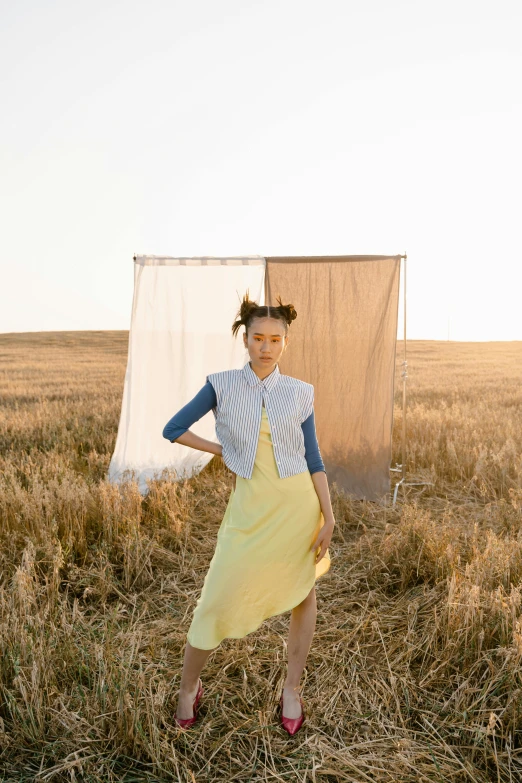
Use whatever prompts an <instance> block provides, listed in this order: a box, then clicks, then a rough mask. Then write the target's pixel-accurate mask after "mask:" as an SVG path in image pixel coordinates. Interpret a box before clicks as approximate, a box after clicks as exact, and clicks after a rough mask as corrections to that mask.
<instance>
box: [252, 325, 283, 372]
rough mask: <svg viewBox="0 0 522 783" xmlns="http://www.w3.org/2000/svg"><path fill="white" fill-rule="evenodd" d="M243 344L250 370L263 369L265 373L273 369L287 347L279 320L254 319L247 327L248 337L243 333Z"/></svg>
mask: <svg viewBox="0 0 522 783" xmlns="http://www.w3.org/2000/svg"><path fill="white" fill-rule="evenodd" d="M243 342H244V344H245V348H247V349H248V353H249V354H250V360H251V362H252V369H254V368H257V369H259V370H261V369H264V371H265V373H266V374H267V375H268V373H267V372H266V370H268V372H271V371H272V370H274V369H275V366H276V364H277V363H278V361H279V359H280V358H281V355H282V354H283V352H284V351H285V350H286V346H287V345H288V337H285V325H284V323H283V322H282V321H281V319H280V318H254V320H253V321H252V323H251V324H250V326H249V327H248V337H247V336H246V334H244V333H243Z"/></svg>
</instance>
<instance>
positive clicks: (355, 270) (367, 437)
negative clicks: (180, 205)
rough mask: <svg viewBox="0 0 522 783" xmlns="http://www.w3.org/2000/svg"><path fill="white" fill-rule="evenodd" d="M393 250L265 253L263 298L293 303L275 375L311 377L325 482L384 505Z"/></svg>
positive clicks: (393, 327) (396, 272)
mask: <svg viewBox="0 0 522 783" xmlns="http://www.w3.org/2000/svg"><path fill="white" fill-rule="evenodd" d="M399 276H400V255H397V256H311V257H302V256H297V257H291V256H284V257H267V258H266V276H265V303H266V304H269V305H277V302H276V297H277V296H278V295H280V296H281V298H282V300H283V303H284V304H287V303H288V302H290V303H292V304H293V305H294V306H295V308H296V310H297V318H296V320H295V321H294V322H293V323H292V324H291V326H290V331H289V344H288V349H287V350H286V352H285V355H284V356H283V358H282V360H281V362H280V369H281V372H283V373H285V374H287V375H292V376H294V377H296V378H300V379H301V380H303V381H308V382H309V383H313V384H314V386H315V418H316V428H317V438H318V441H319V446H320V449H321V454H322V457H323V461H324V464H325V468H326V471H327V474H328V481H329V483H330V485H333V483H334V482H335V483H336V484H337V486H338V488H340V489H342V490H344V491H345V492H348V493H350V494H352V495H354V496H355V497H357V498H365V499H367V500H376V501H381V502H385V496H386V494H387V493H388V492H389V491H390V473H389V468H390V460H391V437H392V424H393V389H394V371H395V350H396V339H397V316H398V302H399Z"/></svg>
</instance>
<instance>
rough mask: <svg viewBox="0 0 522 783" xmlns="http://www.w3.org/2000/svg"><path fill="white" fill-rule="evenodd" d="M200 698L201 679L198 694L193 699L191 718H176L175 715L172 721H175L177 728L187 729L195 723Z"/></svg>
mask: <svg viewBox="0 0 522 783" xmlns="http://www.w3.org/2000/svg"><path fill="white" fill-rule="evenodd" d="M202 696H203V683H202V682H201V678H200V680H199V688H198V692H197V693H196V697H195V699H194V715H193V716H192V718H178V717H177V716H176V715H175V716H174V720H175V721H176V723H177V724H178V726H181V727H182V728H183V729H188V727H189V726H192V725H193V724H194V723H195V722H196V720H197V717H198V715H197V709H198V704H199V700H200V699H201V697H202Z"/></svg>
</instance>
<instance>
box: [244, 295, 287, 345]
mask: <svg viewBox="0 0 522 783" xmlns="http://www.w3.org/2000/svg"><path fill="white" fill-rule="evenodd" d="M277 301H278V302H279V304H278V305H277V307H271V306H269V305H261V306H259V305H258V304H257V302H253V301H252V300H251V299H249V298H248V290H247V292H246V294H245V295H244V297H243V301H242V302H241V307H240V308H239V310H238V312H237V315H236V320H235V321H234V323H233V324H232V334H233V335H234V336H235V335H237V332H238V330H239V328H240V327H241V326H244V327H245V331H246V333H247V334H248V327H249V326H250V324H251V323H252V321H253V320H254V318H279V319H280V320H281V321H283V323H284V324H285V335H286V334H288V326H289V324H291V323H292V321H294V320H295V319H296V318H297V312H296V309H295V307H294V306H293V304H286V305H284V304H283V303H282V301H281V297H280V296H278V297H277Z"/></svg>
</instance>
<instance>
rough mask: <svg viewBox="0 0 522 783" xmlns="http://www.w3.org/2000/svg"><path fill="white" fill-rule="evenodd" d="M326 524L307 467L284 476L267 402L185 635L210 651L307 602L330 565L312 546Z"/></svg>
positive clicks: (233, 492) (231, 497)
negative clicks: (248, 472) (249, 467)
mask: <svg viewBox="0 0 522 783" xmlns="http://www.w3.org/2000/svg"><path fill="white" fill-rule="evenodd" d="M323 525H324V517H323V514H322V512H321V506H320V503H319V498H318V496H317V493H316V491H315V487H314V483H313V481H312V477H311V474H310V472H309V471H308V470H307V471H305V472H303V473H298V474H296V475H294V476H289V477H288V478H284V479H281V478H279V474H278V472H277V465H276V461H275V457H274V451H273V447H272V437H271V434H270V425H269V422H268V417H267V414H266V410H265V408H264V406H263V408H262V416H261V427H260V430H259V440H258V445H257V451H256V457H255V462H254V469H253V473H252V478H251V479H244V478H242V477H241V476H236V489H235V491H234V490H232V492H231V494H230V498H229V501H228V505H227V507H226V510H225V514H224V516H223V520H222V522H221V525H220V527H219V531H218V535H217V543H216V549H215V552H214V556H213V558H212V560H211V561H210V565H209V569H208V571H207V574H206V576H205V581H204V583H203V588H202V591H201V595H200V597H199V599H198V601H197V604H196V607H195V609H194V614H193V617H192V623H191V625H190V628H189V631H188V635H187V639H188V641H189V643H190V644H191V645H192V646H193V647H198V648H199V649H201V650H210V649H213V648H214V647H217V645H218V644H219V643H220V642H221V641H222V640H223V639H225V638H234V639H239V638H241V637H243V636H246V635H247V634H249V633H251V632H252V631H255V630H256V629H257V628H259V626H260V625H261V623H262V622H263V621H264V620H266V619H267V618H268V617H272V616H273V615H278V614H282V613H283V612H287V611H289V610H290V609H292V608H293V607H294V606H297V605H298V604H300V603H301V601H303V600H304V599H305V598H306V596H307V595H308V593H309V592H310V590H311V589H312V587H313V586H314V584H315V580H316V579H317V578H318V577H320V576H322V575H323V574H325V573H326V572H327V571H328V569H329V568H330V553H329V551H328V550H327V552H326V554H325V556H324V557H323V558H322V560H320V561H319V562H318V563H316V562H315V552H314V551H312V550H311V549H310V547H311V545H312V543H313V541H314V540H315V537H316V536H317V533H318V532H319V530H320V529H321V527H322V526H323Z"/></svg>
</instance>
